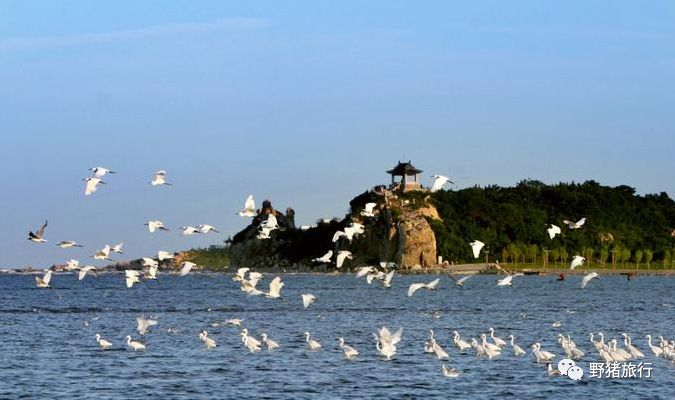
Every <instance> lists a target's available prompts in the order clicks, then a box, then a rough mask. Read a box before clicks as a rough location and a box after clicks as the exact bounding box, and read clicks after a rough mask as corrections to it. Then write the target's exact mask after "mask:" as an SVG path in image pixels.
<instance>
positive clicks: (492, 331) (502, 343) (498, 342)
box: [488, 327, 506, 348]
mask: <svg viewBox="0 0 675 400" xmlns="http://www.w3.org/2000/svg"><path fill="white" fill-rule="evenodd" d="M488 332H490V338H491V339H492V341H493V342H495V344H496V345H497V346H499V347H500V348H501V347H504V346H506V342H505V341H504V340H503V339H501V338H499V337H497V336H495V328H492V327H490V328H489V329H488Z"/></svg>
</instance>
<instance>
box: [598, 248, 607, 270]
mask: <svg viewBox="0 0 675 400" xmlns="http://www.w3.org/2000/svg"><path fill="white" fill-rule="evenodd" d="M608 257H609V249H608V248H607V247H602V248H601V249H600V267H603V266H604V265H605V263H606V262H607V258H608Z"/></svg>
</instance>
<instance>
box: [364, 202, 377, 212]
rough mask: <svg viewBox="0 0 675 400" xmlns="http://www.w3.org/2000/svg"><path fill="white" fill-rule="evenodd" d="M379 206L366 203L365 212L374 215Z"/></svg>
mask: <svg viewBox="0 0 675 400" xmlns="http://www.w3.org/2000/svg"><path fill="white" fill-rule="evenodd" d="M376 206H377V203H366V206H365V211H366V212H367V213H369V214H372V212H373V210H374V209H375V207H376Z"/></svg>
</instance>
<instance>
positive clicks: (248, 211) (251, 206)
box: [239, 194, 257, 217]
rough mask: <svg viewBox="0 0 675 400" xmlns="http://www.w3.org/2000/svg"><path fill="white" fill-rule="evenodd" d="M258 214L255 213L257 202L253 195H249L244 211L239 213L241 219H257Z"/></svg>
mask: <svg viewBox="0 0 675 400" xmlns="http://www.w3.org/2000/svg"><path fill="white" fill-rule="evenodd" d="M256 215H257V214H256V212H255V200H253V195H252V194H251V195H249V196H248V197H247V198H246V201H245V202H244V209H243V210H241V211H239V216H240V217H255V216H256Z"/></svg>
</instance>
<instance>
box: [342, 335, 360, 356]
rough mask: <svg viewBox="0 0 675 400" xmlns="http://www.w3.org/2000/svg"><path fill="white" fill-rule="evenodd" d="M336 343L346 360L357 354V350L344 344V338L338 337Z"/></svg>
mask: <svg viewBox="0 0 675 400" xmlns="http://www.w3.org/2000/svg"><path fill="white" fill-rule="evenodd" d="M338 343H339V347H340V348H341V349H342V352H343V353H344V355H345V358H346V359H347V360H353V359H355V358H356V356H358V355H359V352H358V351H357V350H356V349H355V348H353V347H352V346H349V345H348V344H345V340H344V339H343V338H338Z"/></svg>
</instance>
